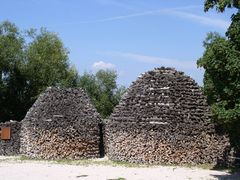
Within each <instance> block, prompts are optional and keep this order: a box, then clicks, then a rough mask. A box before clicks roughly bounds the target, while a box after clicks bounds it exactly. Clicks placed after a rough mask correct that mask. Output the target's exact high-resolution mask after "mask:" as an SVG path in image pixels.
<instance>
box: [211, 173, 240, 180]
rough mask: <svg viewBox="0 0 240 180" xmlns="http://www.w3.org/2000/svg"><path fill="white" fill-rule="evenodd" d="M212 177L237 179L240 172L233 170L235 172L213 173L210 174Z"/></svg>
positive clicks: (220, 179)
mask: <svg viewBox="0 0 240 180" xmlns="http://www.w3.org/2000/svg"><path fill="white" fill-rule="evenodd" d="M211 176H213V177H214V178H217V179H219V180H239V179H240V172H235V173H229V174H227V175H226V174H225V175H215V174H211Z"/></svg>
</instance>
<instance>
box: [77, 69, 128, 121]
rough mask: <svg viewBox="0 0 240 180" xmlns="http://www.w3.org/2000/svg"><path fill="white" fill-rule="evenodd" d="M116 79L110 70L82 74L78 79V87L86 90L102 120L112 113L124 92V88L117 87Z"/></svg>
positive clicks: (114, 73)
mask: <svg viewBox="0 0 240 180" xmlns="http://www.w3.org/2000/svg"><path fill="white" fill-rule="evenodd" d="M116 79H117V73H116V72H115V71H111V70H99V71H98V72H97V73H96V74H91V73H84V75H83V76H81V77H80V79H79V84H78V85H79V86H80V87H82V88H83V89H85V90H86V92H87V93H88V95H89V97H90V98H91V100H92V102H93V104H94V105H95V107H96V108H97V110H98V112H99V113H100V114H101V116H102V117H103V118H106V117H108V116H109V115H110V114H111V113H112V111H113V109H114V107H115V106H116V105H117V104H118V103H119V101H120V98H121V96H122V95H123V93H124V92H125V88H124V87H118V86H117V83H116Z"/></svg>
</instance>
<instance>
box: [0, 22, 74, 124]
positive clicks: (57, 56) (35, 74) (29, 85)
mask: <svg viewBox="0 0 240 180" xmlns="http://www.w3.org/2000/svg"><path fill="white" fill-rule="evenodd" d="M68 61H69V60H68V51H67V50H66V49H65V48H64V46H63V43H62V42H61V40H60V39H59V37H58V36H57V35H56V34H54V33H51V32H48V31H46V30H45V29H41V31H40V32H39V33H37V31H36V30H33V29H30V30H28V31H25V32H23V31H20V30H19V29H18V28H17V27H16V26H15V25H14V24H13V23H10V22H8V21H6V22H3V23H2V24H0V121H7V120H10V119H15V120H21V119H23V117H24V116H25V113H26V112H27V110H28V109H29V108H30V107H31V105H32V103H33V102H34V101H35V100H36V98H37V96H38V95H39V93H41V92H42V91H43V90H45V88H46V87H47V86H56V85H57V86H76V85H77V79H78V74H77V72H76V70H75V69H74V68H72V67H70V66H69V64H68Z"/></svg>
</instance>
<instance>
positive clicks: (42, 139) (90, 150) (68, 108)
mask: <svg viewBox="0 0 240 180" xmlns="http://www.w3.org/2000/svg"><path fill="white" fill-rule="evenodd" d="M99 123H100V118H99V114H98V113H97V111H96V109H95V108H94V107H93V105H92V104H91V103H90V100H89V98H88V96H87V95H86V94H85V92H84V91H83V90H82V89H74V88H69V89H61V88H48V89H47V90H46V92H44V93H43V94H42V95H40V97H39V98H38V99H37V101H36V102H35V103H34V105H33V106H32V108H31V109H30V110H29V112H28V113H27V115H26V117H25V118H24V120H23V121H22V131H21V153H22V154H24V155H26V156H28V157H32V158H44V159H61V158H68V159H82V158H94V157H99V156H100V154H99V153H100V152H99V151H100V150H99V144H100V132H99Z"/></svg>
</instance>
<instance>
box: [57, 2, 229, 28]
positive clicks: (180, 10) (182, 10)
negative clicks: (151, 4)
mask: <svg viewBox="0 0 240 180" xmlns="http://www.w3.org/2000/svg"><path fill="white" fill-rule="evenodd" d="M110 2H111V3H112V1H110ZM199 8H202V6H199V5H196V6H183V7H176V8H162V9H157V10H150V11H142V12H138V13H131V14H127V15H120V16H112V17H106V18H101V19H95V20H86V21H84V20H83V21H81V20H80V21H78V22H69V23H62V24H55V25H54V26H63V25H76V24H92V23H104V22H111V21H120V20H124V19H131V18H136V17H143V16H158V15H167V16H175V17H177V18H184V19H189V20H192V21H193V22H195V23H197V24H202V25H207V26H212V27H217V28H220V29H224V30H226V29H227V27H228V26H229V24H230V21H226V20H223V19H220V18H212V17H208V16H203V15H197V14H194V13H190V12H187V11H186V10H193V9H199Z"/></svg>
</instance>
